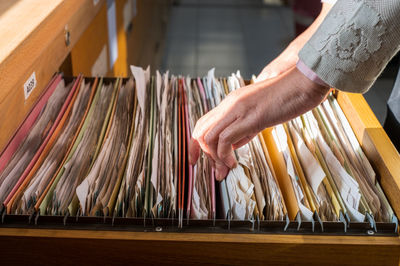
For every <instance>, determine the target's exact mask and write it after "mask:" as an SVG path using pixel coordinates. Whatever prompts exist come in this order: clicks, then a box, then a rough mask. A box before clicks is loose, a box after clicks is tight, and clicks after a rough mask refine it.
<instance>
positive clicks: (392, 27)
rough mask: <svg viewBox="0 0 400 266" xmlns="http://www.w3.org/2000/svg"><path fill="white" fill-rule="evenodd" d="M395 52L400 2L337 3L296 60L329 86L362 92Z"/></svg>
mask: <svg viewBox="0 0 400 266" xmlns="http://www.w3.org/2000/svg"><path fill="white" fill-rule="evenodd" d="M330 1H331V0H330ZM399 49H400V0H338V1H337V2H336V4H335V5H334V6H333V7H332V9H331V11H330V12H329V14H328V15H327V16H326V18H325V20H324V21H323V22H322V24H321V26H320V27H319V28H318V30H317V31H316V32H315V34H314V35H313V36H312V37H311V39H310V40H309V41H308V42H307V43H306V44H305V45H304V47H303V49H302V50H301V51H300V53H299V58H300V60H302V61H303V62H304V63H305V64H306V65H307V66H308V67H309V68H311V69H312V70H313V71H314V72H315V73H316V74H317V75H318V77H319V78H321V79H322V80H323V81H325V82H326V83H327V84H329V85H330V86H331V87H334V88H337V89H339V90H343V91H349V92H361V93H362V92H366V91H367V90H368V89H369V88H370V87H371V86H372V84H373V83H374V81H375V80H376V78H377V77H378V76H379V74H380V73H381V72H382V70H383V69H384V68H385V66H386V64H387V63H388V62H389V61H390V59H391V58H392V57H393V56H394V55H395V54H396V53H397V51H398V50H399Z"/></svg>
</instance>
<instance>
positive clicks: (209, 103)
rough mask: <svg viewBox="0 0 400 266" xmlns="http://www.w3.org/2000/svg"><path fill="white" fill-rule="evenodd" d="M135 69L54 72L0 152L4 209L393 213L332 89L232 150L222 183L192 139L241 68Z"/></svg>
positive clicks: (134, 213) (237, 215)
mask: <svg viewBox="0 0 400 266" xmlns="http://www.w3.org/2000/svg"><path fill="white" fill-rule="evenodd" d="M131 71H132V74H133V77H132V78H129V79H118V78H116V79H103V78H100V77H98V78H94V79H93V78H91V79H85V78H84V77H82V76H79V77H77V78H75V79H74V80H72V81H71V82H69V83H68V82H66V81H65V80H68V79H65V80H64V79H63V77H62V76H61V75H57V76H56V77H55V78H53V80H52V81H51V82H50V84H49V85H48V86H47V88H46V89H45V92H44V94H43V96H42V97H43V99H42V101H40V102H39V103H38V106H37V108H36V109H38V110H41V111H40V112H38V114H39V115H37V116H35V117H34V118H32V119H34V123H32V125H31V126H30V128H29V130H26V128H25V127H21V128H24V130H25V131H21V130H20V132H17V134H18V136H23V138H20V140H18V139H14V140H12V141H11V142H10V143H12V144H13V145H14V146H15V145H16V147H18V148H16V149H15V150H14V151H13V152H12V154H11V155H10V152H9V150H8V152H3V153H2V154H1V156H0V162H6V163H5V164H4V167H3V165H2V164H0V200H1V202H2V208H3V211H4V212H6V213H7V214H21V215H33V214H36V215H50V216H102V217H122V218H124V217H126V218H130V217H149V218H163V219H178V220H179V225H180V226H182V223H183V222H182V221H183V220H184V219H189V220H215V219H224V220H248V221H255V220H258V221H285V220H291V221H299V222H301V221H308V222H312V221H317V220H318V221H322V222H324V221H330V222H332V221H333V222H343V223H349V222H364V221H371V220H373V221H378V222H391V221H392V220H393V219H394V217H395V216H394V213H393V210H392V208H391V206H390V204H389V203H388V200H387V199H386V196H385V195H384V193H383V191H382V189H381V187H380V185H379V183H378V181H377V178H376V174H375V172H374V170H373V168H372V166H371V164H370V163H369V161H368V159H367V157H366V156H365V154H364V152H363V150H362V148H361V146H360V144H359V143H358V141H357V139H356V137H355V135H354V133H353V131H352V129H351V127H350V124H349V122H348V121H347V119H346V117H345V115H344V113H343V111H342V110H341V108H340V106H339V104H338V102H337V101H336V99H335V97H334V96H333V95H329V97H328V98H327V99H326V100H325V101H324V102H323V103H322V104H321V105H320V106H318V107H317V108H315V109H314V110H312V111H309V112H307V113H305V114H303V115H301V116H299V117H297V118H295V119H293V120H291V121H288V122H286V123H284V124H280V125H277V126H275V127H272V128H267V129H265V130H264V131H262V132H261V133H259V134H258V135H257V136H256V137H255V138H254V139H253V140H251V141H250V142H249V143H248V144H246V145H244V146H242V147H241V148H239V149H237V150H236V151H235V155H236V158H237V161H238V165H237V167H236V168H234V169H231V170H230V172H229V173H228V176H227V177H226V178H225V179H224V180H223V181H221V182H217V181H216V180H215V171H214V169H213V167H212V164H211V162H210V161H209V159H208V158H207V156H205V154H203V153H202V154H200V158H199V160H198V161H197V163H196V164H195V165H190V164H189V160H188V150H189V147H188V146H189V141H190V137H191V134H192V131H193V129H194V127H195V125H196V122H197V120H198V119H200V118H201V117H202V116H203V115H204V114H206V113H207V112H208V111H210V110H211V109H213V108H214V107H216V106H217V105H218V104H219V103H220V102H221V101H222V100H223V99H224V98H225V97H226V96H227V95H228V94H229V93H230V92H232V91H234V90H236V89H238V88H240V87H242V86H244V84H245V83H244V80H243V78H242V77H241V76H240V73H239V72H237V73H233V74H232V75H231V76H229V77H221V78H216V77H215V75H214V69H212V70H210V71H209V72H208V74H207V76H206V77H203V78H200V77H199V78H194V79H191V78H189V77H183V76H174V75H170V74H169V73H168V72H166V73H159V72H158V71H157V72H156V75H155V76H151V75H150V69H146V70H144V69H142V68H139V67H135V66H132V67H131ZM67 83H68V84H67ZM45 97H46V98H45ZM41 102H42V103H43V104H42V105H39V104H40V103H41ZM6 149H7V148H6Z"/></svg>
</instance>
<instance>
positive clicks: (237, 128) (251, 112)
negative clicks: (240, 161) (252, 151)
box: [189, 67, 329, 180]
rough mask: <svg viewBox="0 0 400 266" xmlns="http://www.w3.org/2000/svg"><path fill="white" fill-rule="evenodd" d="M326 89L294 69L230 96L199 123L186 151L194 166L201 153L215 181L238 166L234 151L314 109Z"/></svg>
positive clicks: (246, 87) (325, 92) (234, 92)
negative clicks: (213, 173) (262, 134)
mask: <svg viewBox="0 0 400 266" xmlns="http://www.w3.org/2000/svg"><path fill="white" fill-rule="evenodd" d="M328 91H329V88H328V87H324V86H322V85H318V84H317V83H315V82H313V81H311V80H309V79H308V78H307V77H305V76H304V75H303V74H302V73H301V72H300V71H298V70H297V68H296V67H292V68H291V69H290V70H288V71H286V72H285V73H284V74H281V75H280V76H278V77H276V78H272V79H268V80H264V81H261V82H258V83H254V84H251V85H249V86H245V87H242V88H240V89H238V90H236V91H233V92H231V93H230V94H229V95H228V96H227V97H226V98H225V99H224V100H223V101H222V102H221V103H220V104H219V105H218V106H217V107H215V108H214V109H212V110H211V111H210V112H208V113H207V114H205V115H204V116H203V117H201V118H200V119H199V121H198V122H197V123H196V126H195V128H194V131H193V134H192V139H191V143H190V147H189V162H190V163H191V164H195V163H196V161H197V159H198V157H199V154H200V149H202V150H203V151H204V152H205V154H206V155H207V156H208V157H209V158H210V160H211V162H212V164H213V166H214V168H215V169H216V178H217V180H222V179H223V178H225V176H226V175H227V174H228V172H229V169H230V168H234V167H235V166H236V164H237V162H236V159H235V156H234V152H233V151H234V149H237V148H239V147H241V146H243V145H245V144H246V143H248V142H249V141H250V140H251V139H252V138H253V137H254V136H255V135H257V133H258V132H260V131H261V130H263V129H264V128H266V127H270V126H273V125H276V124H278V123H282V122H285V121H287V120H289V119H292V118H294V117H296V116H298V115H300V114H302V113H304V112H306V111H308V110H310V109H312V108H314V107H315V106H317V105H318V104H319V103H321V101H322V100H323V98H324V97H325V95H326V94H327V93H328Z"/></svg>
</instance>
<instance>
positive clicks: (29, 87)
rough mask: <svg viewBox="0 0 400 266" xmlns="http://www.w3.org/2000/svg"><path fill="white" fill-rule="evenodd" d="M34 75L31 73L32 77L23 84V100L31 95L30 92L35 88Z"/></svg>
mask: <svg viewBox="0 0 400 266" xmlns="http://www.w3.org/2000/svg"><path fill="white" fill-rule="evenodd" d="M36 84H37V81H36V74H35V72H33V73H32V75H31V76H30V77H29V78H28V80H27V81H25V84H24V94H25V100H26V99H28V97H29V95H31V93H32V91H33V89H34V88H36Z"/></svg>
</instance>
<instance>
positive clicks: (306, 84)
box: [294, 68, 330, 107]
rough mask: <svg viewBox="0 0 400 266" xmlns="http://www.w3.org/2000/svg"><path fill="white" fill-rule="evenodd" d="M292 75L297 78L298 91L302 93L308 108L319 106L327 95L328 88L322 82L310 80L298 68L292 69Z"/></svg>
mask: <svg viewBox="0 0 400 266" xmlns="http://www.w3.org/2000/svg"><path fill="white" fill-rule="evenodd" d="M294 74H295V75H296V76H298V81H299V82H298V83H297V87H298V90H301V91H303V93H304V95H305V97H306V98H307V100H308V103H309V104H310V107H315V106H317V105H318V104H320V103H321V102H322V101H323V100H324V98H325V97H326V95H327V94H328V92H329V90H330V87H329V85H328V84H326V83H325V82H323V81H322V80H320V79H319V78H318V79H312V78H310V77H309V76H308V75H305V74H304V73H303V72H302V71H300V69H299V68H295V69H294Z"/></svg>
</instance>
